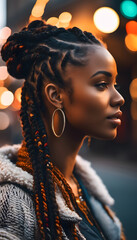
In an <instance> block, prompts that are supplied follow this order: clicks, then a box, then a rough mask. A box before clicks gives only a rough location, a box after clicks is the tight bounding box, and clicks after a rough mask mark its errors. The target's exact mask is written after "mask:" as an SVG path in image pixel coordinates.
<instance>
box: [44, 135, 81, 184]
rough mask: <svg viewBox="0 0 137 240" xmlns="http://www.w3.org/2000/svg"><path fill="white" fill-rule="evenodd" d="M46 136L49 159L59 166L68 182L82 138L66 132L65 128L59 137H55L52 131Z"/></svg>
mask: <svg viewBox="0 0 137 240" xmlns="http://www.w3.org/2000/svg"><path fill="white" fill-rule="evenodd" d="M48 136H49V137H48V146H49V151H50V156H51V161H52V162H53V163H54V164H55V165H56V166H57V167H58V168H59V170H60V171H61V172H62V174H63V175H64V177H65V178H66V180H67V181H68V182H69V181H71V176H72V172H73V169H74V166H75V162H76V156H77V154H78V152H79V150H80V148H81V146H82V143H83V140H84V139H83V138H82V137H80V136H78V135H77V134H75V133H74V132H73V133H72V132H70V131H69V132H68V131H67V130H66V131H65V132H64V134H63V135H62V136H61V137H60V138H58V137H55V136H54V135H53V133H51V134H49V135H48Z"/></svg>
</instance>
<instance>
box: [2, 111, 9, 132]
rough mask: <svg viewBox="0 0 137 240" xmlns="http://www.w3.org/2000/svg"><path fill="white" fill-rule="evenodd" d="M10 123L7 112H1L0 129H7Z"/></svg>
mask: <svg viewBox="0 0 137 240" xmlns="http://www.w3.org/2000/svg"><path fill="white" fill-rule="evenodd" d="M9 125H10V119H9V116H8V115H7V113H4V112H0V130H5V129H6V128H8V127H9Z"/></svg>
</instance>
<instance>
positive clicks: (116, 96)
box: [111, 89, 125, 107]
mask: <svg viewBox="0 0 137 240" xmlns="http://www.w3.org/2000/svg"><path fill="white" fill-rule="evenodd" d="M124 103H125V99H124V98H123V97H122V95H121V94H120V93H119V92H118V91H117V90H116V89H114V92H113V94H112V96H111V105H112V106H113V107H114V106H120V107H121V106H122V105H124Z"/></svg>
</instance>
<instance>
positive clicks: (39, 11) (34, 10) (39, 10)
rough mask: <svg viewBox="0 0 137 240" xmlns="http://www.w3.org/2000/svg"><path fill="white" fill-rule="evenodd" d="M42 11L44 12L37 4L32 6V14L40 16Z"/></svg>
mask: <svg viewBox="0 0 137 240" xmlns="http://www.w3.org/2000/svg"><path fill="white" fill-rule="evenodd" d="M43 13H44V8H43V7H41V6H39V5H38V6H37V5H36V6H34V8H33V9H32V12H31V14H32V16H34V17H41V16H42V15H43Z"/></svg>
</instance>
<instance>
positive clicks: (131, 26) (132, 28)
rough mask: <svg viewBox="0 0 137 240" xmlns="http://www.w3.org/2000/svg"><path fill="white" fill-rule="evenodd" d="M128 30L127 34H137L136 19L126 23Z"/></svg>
mask: <svg viewBox="0 0 137 240" xmlns="http://www.w3.org/2000/svg"><path fill="white" fill-rule="evenodd" d="M126 32H127V34H135V35H137V22H136V21H129V22H128V23H127V24H126Z"/></svg>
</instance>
